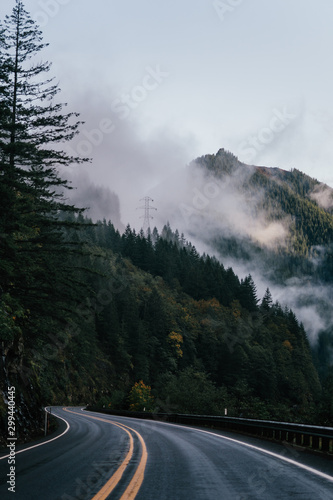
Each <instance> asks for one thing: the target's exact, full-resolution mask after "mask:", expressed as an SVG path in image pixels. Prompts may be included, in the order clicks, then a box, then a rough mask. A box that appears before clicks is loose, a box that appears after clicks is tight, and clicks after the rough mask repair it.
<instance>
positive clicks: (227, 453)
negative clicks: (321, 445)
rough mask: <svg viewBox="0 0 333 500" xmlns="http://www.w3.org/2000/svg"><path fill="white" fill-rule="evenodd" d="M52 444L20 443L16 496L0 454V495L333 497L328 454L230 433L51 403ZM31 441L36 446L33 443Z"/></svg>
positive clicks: (158, 499) (21, 499) (161, 499)
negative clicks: (55, 425)
mask: <svg viewBox="0 0 333 500" xmlns="http://www.w3.org/2000/svg"><path fill="white" fill-rule="evenodd" d="M52 413H53V414H55V415H57V416H58V417H61V418H62V419H63V420H61V425H60V429H59V431H58V433H57V435H52V436H50V437H49V438H48V439H50V438H52V439H53V440H52V441H50V442H46V443H45V442H41V443H37V446H35V445H32V444H30V445H26V446H24V447H17V449H16V456H15V494H13V493H12V492H10V491H8V486H9V485H8V484H7V483H6V481H7V479H8V478H7V474H8V472H9V464H8V458H7V457H6V455H5V454H4V453H2V454H0V498H1V499H3V500H6V499H7V498H8V499H10V498H15V500H36V499H38V500H44V499H45V500H74V499H75V500H88V499H89V500H91V499H94V500H103V499H106V498H111V499H114V500H132V499H133V500H134V498H135V499H136V500H188V499H189V498H190V499H191V500H221V499H223V500H224V499H225V500H229V499H230V500H252V499H263V500H271V499H276V500H277V499H278V500H283V499H296V498H297V499H300V500H329V499H332V500H333V460H327V459H324V458H322V457H318V456H314V455H310V454H308V453H304V452H301V451H296V450H295V449H293V448H291V447H289V446H283V445H278V444H274V443H267V442H263V441H260V440H258V439H256V438H250V437H244V436H240V435H237V434H233V433H230V432H229V433H228V432H220V431H214V430H205V429H199V428H194V427H186V426H180V425H174V424H168V423H165V422H157V421H149V420H137V419H130V418H125V417H113V416H109V415H104V414H98V413H91V412H85V411H83V410H82V409H80V408H66V409H63V408H59V407H57V408H52ZM32 446H33V447H32Z"/></svg>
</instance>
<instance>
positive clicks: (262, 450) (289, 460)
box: [109, 415, 333, 483]
mask: <svg viewBox="0 0 333 500" xmlns="http://www.w3.org/2000/svg"><path fill="white" fill-rule="evenodd" d="M109 416H115V415H109ZM123 418H128V419H130V418H131V417H123ZM146 422H148V420H146ZM154 423H157V424H162V425H169V426H173V427H178V428H179V429H184V428H185V429H190V430H191V431H198V432H202V433H203V434H211V435H212V436H216V437H218V438H220V439H224V440H226V441H231V442H232V443H237V444H240V445H242V446H246V447H247V448H251V449H252V450H256V451H260V452H262V453H266V455H270V456H271V457H274V458H277V459H279V460H283V461H284V462H287V463H289V464H292V465H295V466H296V467H299V468H300V469H304V470H306V471H308V472H311V473H312V474H316V475H317V476H320V477H322V478H324V479H327V480H328V481H331V482H332V483H333V476H329V475H328V474H325V472H321V471H319V470H317V469H313V468H312V467H309V466H308V465H304V464H301V463H300V462H296V461H295V460H292V459H291V458H287V457H284V456H283V455H279V454H278V453H274V452H273V451H268V450H265V449H264V448H259V446H254V445H253V444H249V443H244V442H243V441H238V440H237V439H233V438H229V437H226V436H221V435H220V434H216V433H215V432H210V431H204V430H202V429H197V428H196V427H188V426H187V425H178V424H173V423H170V422H159V421H158V420H155V421H154Z"/></svg>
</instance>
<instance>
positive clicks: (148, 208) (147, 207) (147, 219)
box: [138, 196, 157, 235]
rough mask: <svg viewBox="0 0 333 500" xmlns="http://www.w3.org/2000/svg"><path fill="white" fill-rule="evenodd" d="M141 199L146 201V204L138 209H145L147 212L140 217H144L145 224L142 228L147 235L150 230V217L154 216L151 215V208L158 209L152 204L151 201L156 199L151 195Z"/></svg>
mask: <svg viewBox="0 0 333 500" xmlns="http://www.w3.org/2000/svg"><path fill="white" fill-rule="evenodd" d="M140 201H144V202H145V204H144V206H142V207H138V210H144V211H145V213H144V215H142V216H141V217H140V219H144V221H143V226H142V230H143V232H144V233H145V234H146V235H147V234H148V233H149V232H150V219H153V218H154V217H153V216H152V215H150V211H151V210H157V208H155V207H151V206H150V202H151V201H154V200H153V199H152V198H150V197H149V196H146V197H145V198H142V199H141V200H140Z"/></svg>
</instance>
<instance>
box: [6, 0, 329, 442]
mask: <svg viewBox="0 0 333 500" xmlns="http://www.w3.org/2000/svg"><path fill="white" fill-rule="evenodd" d="M0 34H1V35H0V47H1V52H0V54H1V56H0V271H1V272H0V293H1V296H0V340H1V349H2V356H1V363H2V366H1V368H2V369H1V378H0V380H1V383H2V386H3V387H4V388H5V387H6V386H7V387H8V386H11V385H15V387H16V388H17V394H19V395H20V396H19V397H18V398H17V402H18V404H19V405H20V411H19V413H18V415H17V425H18V437H19V438H20V439H22V440H24V439H25V437H26V436H27V431H26V430H25V429H27V428H28V427H29V431H28V434H29V435H30V436H31V434H32V432H38V430H39V428H40V427H41V425H42V421H41V415H42V408H43V406H45V405H47V404H48V405H49V404H67V403H70V404H81V403H95V404H101V405H107V406H109V407H111V408H115V409H121V408H131V405H134V406H133V407H136V406H135V405H137V404H141V403H142V400H141V399H140V398H138V391H139V392H140V388H141V389H142V391H144V392H145V401H146V402H147V404H148V403H149V406H151V407H154V409H159V408H160V409H162V410H163V411H179V412H196V413H211V414H221V413H224V409H225V408H228V411H229V415H235V416H240V415H242V416H244V417H252V418H273V419H274V418H276V419H287V420H293V421H298V422H312V423H314V422H316V423H325V424H327V423H329V422H331V421H332V408H331V407H330V405H329V395H330V394H331V392H330V391H332V385H331V379H330V378H329V377H328V367H326V368H327V369H325V373H320V376H321V378H322V380H324V378H325V382H323V383H322V384H321V381H320V378H319V376H318V371H317V370H316V368H315V366H314V363H313V360H312V357H311V349H310V345H309V341H308V338H307V335H306V332H305V329H304V326H303V324H302V323H301V322H300V321H299V320H298V318H297V317H296V315H295V313H294V312H293V311H292V310H291V309H290V308H289V307H282V306H281V304H279V303H278V302H276V301H275V302H274V297H273V296H272V293H271V291H270V289H269V288H267V289H266V292H265V294H264V296H263V297H262V298H261V297H259V296H258V292H257V287H256V283H255V280H254V279H253V277H252V275H251V273H250V272H249V273H247V274H246V275H245V276H244V277H238V276H237V275H236V273H235V272H234V270H233V269H232V268H231V267H225V266H224V265H223V264H222V262H223V259H221V260H220V259H219V260H217V259H216V258H214V257H210V256H209V255H200V254H199V252H198V251H197V250H196V248H195V247H194V246H193V245H192V244H191V243H190V242H188V241H187V240H186V239H185V237H184V235H183V234H180V233H179V231H178V230H177V229H175V230H173V229H172V228H171V226H170V225H169V224H166V225H165V227H164V228H163V230H162V232H161V234H159V233H158V231H157V229H154V230H153V231H152V232H151V233H149V234H145V233H144V232H143V231H140V232H139V233H137V232H136V231H135V230H134V229H132V228H131V227H130V226H129V225H128V226H127V227H126V229H125V230H124V232H123V234H120V232H119V231H118V230H117V229H115V227H114V225H113V223H112V222H111V221H106V220H103V221H100V222H98V223H96V224H94V223H93V221H92V220H90V219H88V218H85V217H84V211H83V210H82V209H80V208H77V207H75V206H73V205H71V204H69V203H68V202H67V199H66V196H65V192H66V190H67V189H70V187H71V186H70V185H69V183H68V182H67V181H66V180H64V179H62V178H61V177H60V175H59V171H58V169H59V167H60V166H61V167H64V166H67V165H70V164H73V163H80V162H81V161H84V159H83V160H82V159H81V160H80V159H79V158H73V157H70V156H68V154H66V153H65V152H64V151H63V150H62V145H63V144H64V143H66V142H67V141H70V140H71V139H72V138H73V136H74V135H75V134H76V133H77V132H78V130H79V125H80V122H79V121H78V115H77V114H75V113H74V114H73V113H67V114H66V113H64V111H63V110H64V107H65V105H64V104H61V103H57V101H56V99H57V95H58V92H59V88H58V86H57V85H55V84H54V83H53V79H52V78H49V77H47V76H46V75H47V74H48V73H49V70H50V64H49V63H40V62H38V63H35V60H36V56H37V55H39V53H40V52H41V51H42V49H43V48H44V47H45V45H44V44H43V43H42V36H41V33H40V31H39V29H38V27H37V26H36V24H35V23H34V21H32V20H31V18H30V16H29V14H28V12H26V11H25V9H24V5H23V2H21V1H19V0H17V1H16V3H15V7H14V9H13V12H12V15H11V16H9V17H7V18H6V19H5V21H4V23H3V24H2V25H1V27H0ZM229 163H230V164H229ZM229 163H228V165H227V170H228V172H229V171H231V170H232V168H233V165H234V160H232V161H231V162H229ZM297 175H298V174H297ZM295 176H296V174H293V175H292V179H294V180H293V182H294V184H295V186H297V189H299V190H302V189H303V191H304V192H305V191H306V186H305V183H303V187H302V179H303V178H302V176H300V177H301V180H299V179H298V180H297V179H296V177H295ZM303 180H304V179H303ZM255 182H256V183H258V182H259V181H255ZM260 182H264V181H262V179H261V178H260ZM256 185H257V184H253V185H252V189H255V187H256ZM295 189H296V188H295ZM277 192H278V190H277ZM272 196H273V195H272ZM276 196H277V197H278V196H280V194H277V195H276ZM271 199H272V200H273V198H271ZM292 200H293V198H292V197H291V198H290V199H287V198H285V200H284V205H285V206H286V207H287V206H288V207H289V208H288V210H289V213H290V214H291V213H293V208H292V203H293V201H292ZM295 200H296V198H294V201H295ZM296 201H297V203H298V202H299V206H298V205H297V206H298V208H297V210H298V213H302V210H305V209H306V208H307V209H308V211H309V213H310V214H312V212H311V211H312V210H314V216H313V217H312V215H311V217H310V219H311V220H313V221H315V220H316V221H317V226H318V228H317V229H316V231H315V226H314V224H315V222H313V225H312V226H311V225H310V227H308V225H307V224H305V223H304V220H303V219H302V220H303V222H298V223H297V224H300V226H299V228H300V229H301V231H300V234H302V235H303V239H302V237H301V236H298V233H297V234H296V236H295V240H293V243H292V245H293V246H292V248H293V251H291V252H290V255H288V256H286V255H283V256H282V258H281V259H282V260H281V261H279V266H280V267H281V269H282V270H283V269H285V268H286V269H287V270H285V272H286V273H288V272H289V271H290V270H289V267H288V266H290V265H292V266H294V267H295V266H296V269H297V272H301V271H298V270H301V269H302V265H303V264H302V263H303V262H304V261H303V260H302V259H303V257H304V255H307V253H306V248H305V250H304V251H303V249H302V248H303V247H302V245H303V244H304V245H305V244H307V245H308V246H309V247H310V246H311V248H312V247H313V245H316V244H318V245H319V244H326V243H327V244H328V243H329V242H330V241H331V239H330V238H331V233H330V231H331V225H330V223H331V219H326V215H325V214H324V213H321V212H320V213H319V212H318V211H316V210H315V209H313V205H311V204H309V205H307V204H306V203H305V202H304V203H303V204H302V203H301V201H300V200H299V199H298V198H297V200H296ZM296 201H295V203H296ZM288 203H289V205H288ZM273 206H274V203H273V202H272V205H271V206H270V208H271V213H272V214H273V213H274V211H273ZM286 210H287V209H286ZM318 210H319V209H318ZM325 213H326V212H325ZM319 215H321V218H320V217H319ZM327 216H328V212H327ZM332 227H333V226H332ZM325 230H326V232H325ZM319 234H321V240H319V239H318V238H319ZM216 243H217V244H221V247H222V245H225V247H226V248H227V247H228V245H229V244H230V245H232V246H231V248H233V249H234V250H237V251H240V252H247V251H250V250H251V251H252V246H251V245H250V246H249V248H248V249H247V248H246V247H243V248H241V247H240V245H239V242H238V241H236V242H232V241H231V242H230V241H226V240H224V241H223V242H222V240H221V241H218V240H216ZM295 249H298V250H297V252H296V250H295ZM228 251H229V250H228ZM257 251H260V252H261V251H262V249H260V248H259V249H257ZM263 255H264V257H265V259H268V260H269V256H270V255H269V254H267V255H266V253H265V254H263ZM283 259H285V260H283ZM289 259H290V260H289ZM293 259H294V260H293ZM325 259H327V264H329V262H330V254H329V253H327V254H325ZM328 268H329V267H328ZM324 269H325V268H324V267H323V266H322V265H320V266H317V267H316V270H317V271H318V276H320V279H321V275H320V273H323V274H324ZM329 269H330V268H329ZM329 272H330V271H329ZM325 273H326V272H325ZM325 276H326V278H327V279H330V274H329V275H327V274H325ZM325 339H326V340H325ZM330 339H331V337H330V336H329V335H328V337H327V338H326V337H325V338H324V337H322V338H321V342H322V343H321V350H319V351H318V353H317V359H322V358H323V353H324V350H325V346H326V345H329V343H330V341H331V340H330ZM325 342H326V344H325ZM5 415H6V403H5V398H4V399H1V403H0V419H1V424H2V429H3V434H2V438H3V441H4V440H5V439H6V435H5ZM33 422H35V424H33ZM33 426H35V427H34V428H33Z"/></svg>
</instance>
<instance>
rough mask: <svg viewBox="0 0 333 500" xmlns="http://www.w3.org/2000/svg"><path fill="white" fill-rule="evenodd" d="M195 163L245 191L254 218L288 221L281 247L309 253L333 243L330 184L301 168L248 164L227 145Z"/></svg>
mask: <svg viewBox="0 0 333 500" xmlns="http://www.w3.org/2000/svg"><path fill="white" fill-rule="evenodd" d="M191 167H193V168H198V167H199V168H200V169H201V170H202V172H203V173H204V174H205V175H208V176H213V177H214V178H215V179H216V180H217V181H222V183H227V186H228V188H231V189H233V190H234V191H235V194H236V193H237V194H242V195H244V197H246V203H247V206H248V209H249V210H252V215H253V218H254V219H255V218H256V217H259V216H263V215H264V218H265V220H266V222H270V221H283V222H285V226H284V227H285V228H286V230H287V232H288V234H287V235H285V241H282V242H281V245H278V248H279V249H281V247H283V248H284V250H285V251H287V252H288V253H290V254H295V255H299V256H306V257H307V256H309V255H310V254H311V252H313V249H314V248H315V247H316V246H320V245H330V244H331V243H332V241H333V189H332V188H330V187H329V186H327V185H326V184H323V183H320V182H319V181H317V180H316V179H312V178H311V177H309V176H308V175H306V174H304V173H302V172H301V171H299V170H297V169H292V170H290V171H286V170H283V169H280V168H268V167H259V166H253V165H246V164H244V163H241V162H240V161H239V160H238V159H237V157H236V156H234V155H233V154H232V153H230V152H228V151H225V150H224V149H220V150H219V151H218V152H217V154H216V155H205V156H203V157H200V158H197V159H196V160H194V161H193V162H192V164H190V168H191ZM230 182H231V184H230ZM221 194H223V185H221ZM254 240H255V239H254ZM286 243H288V244H287V245H286Z"/></svg>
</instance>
